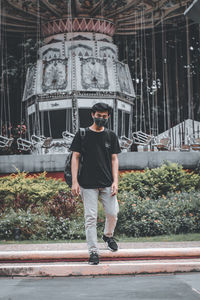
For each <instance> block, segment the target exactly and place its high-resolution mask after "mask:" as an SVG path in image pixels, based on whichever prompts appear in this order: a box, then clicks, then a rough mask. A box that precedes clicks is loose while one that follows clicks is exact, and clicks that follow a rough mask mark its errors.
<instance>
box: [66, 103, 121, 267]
mask: <svg viewBox="0 0 200 300" xmlns="http://www.w3.org/2000/svg"><path fill="white" fill-rule="evenodd" d="M110 113H111V108H110V107H109V106H108V105H107V104H105V103H97V104H95V105H94V106H93V107H92V109H91V115H92V118H93V124H92V125H91V126H90V127H89V128H86V132H85V137H84V140H83V144H84V152H83V154H82V155H83V165H82V168H81V172H80V176H79V177H78V166H79V157H80V153H81V149H82V148H81V142H82V141H81V137H80V131H78V132H77V133H76V135H75V137H74V140H73V142H72V144H71V147H70V150H71V151H73V155H72V165H71V169H72V194H73V195H78V194H79V193H80V194H81V197H82V199H83V203H84V216H85V230H86V239H87V244H88V250H89V254H90V258H89V263H90V264H98V263H99V249H98V244H97V229H96V223H97V214H98V197H99V196H100V199H101V201H102V204H103V207H104V210H105V215H106V222H105V229H104V235H103V240H104V242H105V243H106V244H107V246H108V248H109V249H110V250H111V251H117V250H118V246H117V244H116V242H115V240H114V238H113V233H114V229H115V226H116V223H117V214H118V211H119V206H118V201H117V197H116V195H117V192H118V169H119V167H118V166H119V163H118V157H117V154H118V153H120V152H121V150H120V146H119V142H118V138H117V136H116V134H115V133H114V132H113V131H111V130H108V129H107V128H105V127H104V126H105V125H106V124H107V123H108V119H109V117H110Z"/></svg>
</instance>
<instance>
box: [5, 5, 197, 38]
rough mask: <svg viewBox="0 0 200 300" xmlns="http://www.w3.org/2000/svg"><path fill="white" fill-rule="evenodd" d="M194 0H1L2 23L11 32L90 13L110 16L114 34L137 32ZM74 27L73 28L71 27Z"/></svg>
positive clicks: (32, 30) (174, 14)
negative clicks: (113, 25)
mask: <svg viewBox="0 0 200 300" xmlns="http://www.w3.org/2000/svg"><path fill="white" fill-rule="evenodd" d="M191 3H192V0H181V1H180V0H143V1H139V0H31V1H30V0H1V24H5V25H6V30H7V31H11V32H27V33H35V32H36V31H37V30H38V26H37V24H39V23H40V20H41V22H42V23H43V24H45V23H47V22H48V21H53V20H58V19H63V18H69V17H73V18H81V17H84V18H86V17H89V18H94V19H95V18H96V19H97V20H98V19H106V20H110V21H111V22H112V23H114V24H115V34H117V35H120V34H134V33H135V32H136V31H137V30H138V29H141V27H142V28H151V27H152V25H154V26H156V25H159V24H160V23H161V21H162V20H166V21H168V22H173V21H172V20H173V19H174V18H175V17H177V16H181V15H183V14H184V11H185V9H186V8H187V7H188V6H189V5H190V4H191ZM72 30H73V28H72Z"/></svg>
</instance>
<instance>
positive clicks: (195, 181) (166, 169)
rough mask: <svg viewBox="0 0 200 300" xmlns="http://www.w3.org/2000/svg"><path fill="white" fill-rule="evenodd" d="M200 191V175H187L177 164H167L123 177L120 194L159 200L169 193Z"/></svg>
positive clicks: (126, 174) (123, 175)
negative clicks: (124, 193) (125, 193)
mask: <svg viewBox="0 0 200 300" xmlns="http://www.w3.org/2000/svg"><path fill="white" fill-rule="evenodd" d="M198 189H200V175H198V174H195V173H187V172H186V171H184V170H183V169H182V167H181V166H179V165H177V164H175V163H166V164H164V165H162V166H161V167H159V168H155V169H151V170H150V169H146V170H145V171H144V172H130V173H125V174H122V175H121V178H120V180H119V193H122V192H124V191H127V192H132V193H133V194H135V195H138V196H140V197H142V198H145V197H147V196H149V197H151V198H153V199H157V198H158V197H159V196H162V195H167V193H169V192H177V191H188V192H189V191H194V190H198Z"/></svg>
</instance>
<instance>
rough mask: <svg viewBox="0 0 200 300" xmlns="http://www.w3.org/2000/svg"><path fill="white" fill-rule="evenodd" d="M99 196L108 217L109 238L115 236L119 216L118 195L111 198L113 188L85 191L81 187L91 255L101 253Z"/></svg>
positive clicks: (107, 229)
mask: <svg viewBox="0 0 200 300" xmlns="http://www.w3.org/2000/svg"><path fill="white" fill-rule="evenodd" d="M99 196H100V199H101V202H102V204H103V207H104V211H105V215H106V222H105V229H104V234H105V235H106V236H108V237H112V236H113V233H114V229H115V226H116V223H117V214H118V212H119V205H118V201H117V197H116V195H115V196H111V186H110V187H106V188H97V189H84V188H83V187H81V197H82V200H83V203H84V215H85V231H86V239H87V244H88V251H89V253H91V252H97V253H99V249H98V244H97V227H96V226H97V215H98V197H99Z"/></svg>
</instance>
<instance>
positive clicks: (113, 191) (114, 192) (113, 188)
mask: <svg viewBox="0 0 200 300" xmlns="http://www.w3.org/2000/svg"><path fill="white" fill-rule="evenodd" d="M117 193H118V184H117V183H116V182H113V184H112V185H111V196H115V195H117Z"/></svg>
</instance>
